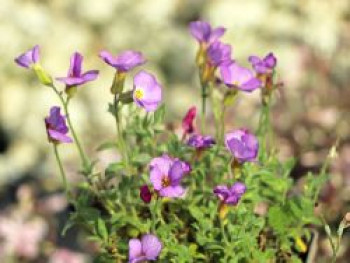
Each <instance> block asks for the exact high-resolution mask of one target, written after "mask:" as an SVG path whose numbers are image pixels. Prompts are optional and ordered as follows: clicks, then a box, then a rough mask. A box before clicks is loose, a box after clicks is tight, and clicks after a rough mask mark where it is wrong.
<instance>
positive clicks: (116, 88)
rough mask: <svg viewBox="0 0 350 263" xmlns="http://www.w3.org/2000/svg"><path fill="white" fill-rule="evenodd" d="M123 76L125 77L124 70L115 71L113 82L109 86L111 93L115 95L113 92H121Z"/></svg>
mask: <svg viewBox="0 0 350 263" xmlns="http://www.w3.org/2000/svg"><path fill="white" fill-rule="evenodd" d="M125 77H126V72H123V71H117V72H116V73H115V76H114V80H113V84H112V87H111V93H112V94H114V95H115V94H120V93H122V92H123V89H124V82H125Z"/></svg>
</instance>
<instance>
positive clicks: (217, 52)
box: [207, 41, 232, 67]
mask: <svg viewBox="0 0 350 263" xmlns="http://www.w3.org/2000/svg"><path fill="white" fill-rule="evenodd" d="M207 56H208V62H209V63H210V65H211V66H214V67H218V66H223V65H228V64H230V63H232V59H231V46H230V45H228V44H223V43H222V42H220V41H215V42H213V43H212V44H211V45H210V46H209V48H208V51H207Z"/></svg>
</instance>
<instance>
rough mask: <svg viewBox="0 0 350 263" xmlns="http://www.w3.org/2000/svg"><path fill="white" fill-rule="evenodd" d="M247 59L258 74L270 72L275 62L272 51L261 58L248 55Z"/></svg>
mask: <svg viewBox="0 0 350 263" xmlns="http://www.w3.org/2000/svg"><path fill="white" fill-rule="evenodd" d="M248 61H249V62H250V63H251V64H252V66H253V68H254V70H255V71H256V72H257V73H258V74H266V73H271V72H272V71H273V69H274V68H275V67H276V64H277V58H276V57H275V55H274V54H273V53H272V52H270V53H269V54H267V55H266V56H265V57H264V58H263V59H261V58H259V57H257V56H250V57H249V58H248Z"/></svg>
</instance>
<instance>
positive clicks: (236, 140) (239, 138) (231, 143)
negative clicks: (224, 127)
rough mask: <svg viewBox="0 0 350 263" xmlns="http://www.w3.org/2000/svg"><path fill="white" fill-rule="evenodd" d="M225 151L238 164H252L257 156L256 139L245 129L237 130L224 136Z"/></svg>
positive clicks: (257, 145) (257, 146)
mask: <svg viewBox="0 0 350 263" xmlns="http://www.w3.org/2000/svg"><path fill="white" fill-rule="evenodd" d="M225 144H226V147H227V149H228V150H229V151H230V152H231V154H232V155H233V156H234V158H236V160H237V161H238V162H239V163H243V162H254V161H255V160H256V157H257V155H258V150H259V142H258V139H257V138H256V137H255V136H254V135H253V134H252V133H250V132H249V131H248V130H246V129H238V130H235V131H232V132H230V133H227V134H226V135H225Z"/></svg>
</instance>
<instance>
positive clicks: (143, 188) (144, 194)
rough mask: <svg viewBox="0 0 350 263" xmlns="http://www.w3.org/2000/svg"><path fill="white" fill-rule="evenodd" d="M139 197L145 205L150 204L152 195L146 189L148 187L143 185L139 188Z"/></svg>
mask: <svg viewBox="0 0 350 263" xmlns="http://www.w3.org/2000/svg"><path fill="white" fill-rule="evenodd" d="M140 197H141V199H142V201H143V202H145V203H146V204H148V203H150V202H151V200H152V193H151V191H150V189H149V188H148V185H143V186H141V187H140Z"/></svg>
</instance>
